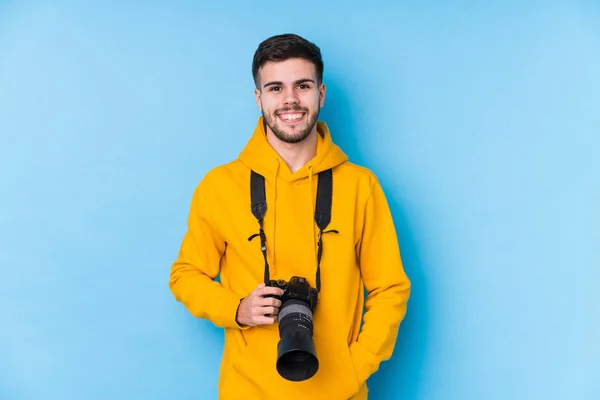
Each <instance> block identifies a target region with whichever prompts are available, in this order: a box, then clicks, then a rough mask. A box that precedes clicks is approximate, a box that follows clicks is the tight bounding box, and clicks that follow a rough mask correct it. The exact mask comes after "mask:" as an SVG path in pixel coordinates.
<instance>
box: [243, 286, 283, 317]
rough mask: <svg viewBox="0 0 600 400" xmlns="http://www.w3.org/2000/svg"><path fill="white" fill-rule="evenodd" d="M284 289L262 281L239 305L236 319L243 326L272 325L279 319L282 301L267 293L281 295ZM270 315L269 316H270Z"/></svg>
mask: <svg viewBox="0 0 600 400" xmlns="http://www.w3.org/2000/svg"><path fill="white" fill-rule="evenodd" d="M282 294H283V290H281V289H279V288H276V287H271V286H265V284H264V283H260V284H259V285H258V286H257V287H256V289H254V290H253V291H252V293H250V295H249V296H248V297H246V298H244V299H243V300H242V301H241V302H240V305H239V306H238V312H237V318H236V321H237V323H238V324H240V325H242V326H256V325H270V324H273V323H275V321H277V314H278V313H279V307H281V301H280V300H279V299H276V298H274V297H265V296H267V295H275V296H281V295H282ZM268 315H269V316H268Z"/></svg>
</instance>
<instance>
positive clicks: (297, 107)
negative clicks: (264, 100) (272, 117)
mask: <svg viewBox="0 0 600 400" xmlns="http://www.w3.org/2000/svg"><path fill="white" fill-rule="evenodd" d="M289 111H300V112H303V113H308V108H304V107H300V106H294V107H286V108H280V109H278V110H275V114H279V113H282V112H289Z"/></svg>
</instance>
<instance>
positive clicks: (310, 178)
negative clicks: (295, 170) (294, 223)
mask: <svg viewBox="0 0 600 400" xmlns="http://www.w3.org/2000/svg"><path fill="white" fill-rule="evenodd" d="M308 195H309V199H308V200H309V203H310V209H311V212H312V213H314V210H315V207H316V204H315V196H314V194H313V167H312V165H309V166H308ZM311 226H312V233H313V242H312V249H313V260H314V264H313V265H317V249H316V248H315V246H316V244H317V236H316V234H315V227H314V223H313V224H312V225H311Z"/></svg>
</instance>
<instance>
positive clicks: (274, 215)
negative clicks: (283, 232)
mask: <svg viewBox="0 0 600 400" xmlns="http://www.w3.org/2000/svg"><path fill="white" fill-rule="evenodd" d="M280 164H281V162H280V161H279V158H276V159H275V172H274V173H273V200H271V204H273V206H272V207H273V235H272V236H271V237H272V239H271V240H272V241H273V246H272V251H273V262H272V264H271V265H272V267H273V274H276V272H275V270H276V269H277V261H276V259H275V249H276V248H277V246H276V245H275V238H276V237H277V235H275V231H276V229H275V225H276V224H277V216H276V210H277V207H276V206H275V204H276V203H275V202H276V200H277V177H278V176H279V166H280Z"/></svg>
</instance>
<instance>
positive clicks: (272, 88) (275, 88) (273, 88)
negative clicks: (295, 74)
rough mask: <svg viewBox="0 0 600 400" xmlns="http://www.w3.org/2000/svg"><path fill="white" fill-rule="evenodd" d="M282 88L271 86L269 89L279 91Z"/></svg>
mask: <svg viewBox="0 0 600 400" xmlns="http://www.w3.org/2000/svg"><path fill="white" fill-rule="evenodd" d="M280 89H281V87H280V86H271V88H270V89H269V92H275V91H277V92H278V91H279V90H280Z"/></svg>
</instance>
